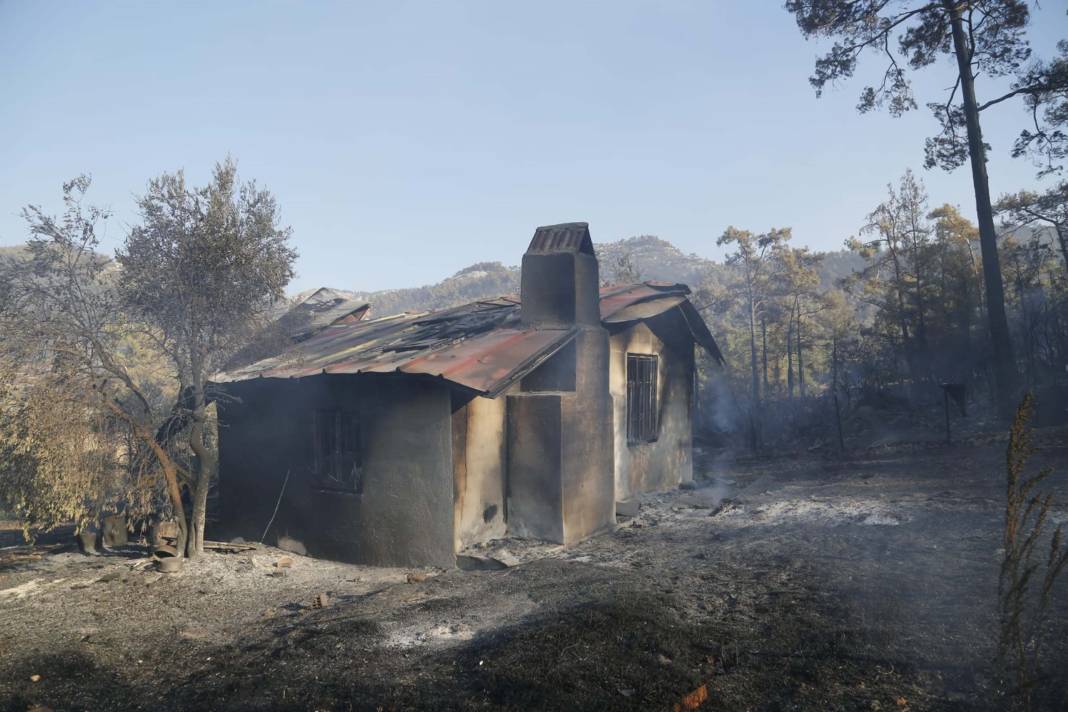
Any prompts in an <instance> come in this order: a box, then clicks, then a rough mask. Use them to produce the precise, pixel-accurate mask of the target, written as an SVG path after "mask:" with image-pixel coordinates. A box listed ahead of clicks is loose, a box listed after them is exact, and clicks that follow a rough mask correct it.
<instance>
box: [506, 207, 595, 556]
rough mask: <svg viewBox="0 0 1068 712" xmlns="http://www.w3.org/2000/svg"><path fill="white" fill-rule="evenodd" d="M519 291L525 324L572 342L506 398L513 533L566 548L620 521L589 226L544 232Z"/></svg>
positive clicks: (527, 258)
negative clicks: (568, 336) (563, 335)
mask: <svg viewBox="0 0 1068 712" xmlns="http://www.w3.org/2000/svg"><path fill="white" fill-rule="evenodd" d="M520 290H521V294H520V297H521V300H522V302H521V304H522V306H521V307H520V309H521V311H520V317H521V319H522V321H523V324H524V325H526V326H527V327H533V328H537V329H560V330H566V331H569V332H571V334H572V338H571V341H569V342H568V344H567V345H566V346H564V347H563V348H561V349H560V350H559V351H557V352H556V353H555V354H553V355H552V356H551V357H549V358H548V359H547V360H546V361H545V362H544V363H542V364H541V365H540V366H538V367H537V368H536V369H535V370H534V371H532V372H531V373H529V374H527V375H526V376H525V377H524V378H523V379H522V380H521V381H520V383H519V388H518V390H516V391H514V392H510V393H509V394H508V401H507V413H508V436H507V438H508V441H507V448H506V450H507V453H508V508H507V511H508V528H509V530H510V531H511V532H512V533H513V534H515V535H518V536H521V537H529V538H534V539H547V540H549V541H556V542H560V543H562V544H564V545H567V544H571V543H573V542H576V541H579V540H581V539H584V538H586V537H588V536H590V535H591V534H593V533H595V532H598V531H602V530H607V529H611V528H612V527H613V526H614V525H615V474H614V473H615V467H614V465H613V456H614V450H613V447H614V446H613V439H612V428H613V424H612V396H611V393H610V392H609V389H608V370H609V369H608V357H609V346H608V331H607V330H605V328H604V326H603V325H602V324H601V313H600V311H601V310H600V299H599V292H600V280H599V279H598V276H597V257H596V256H595V255H594V252H593V241H592V240H591V239H590V228H589V226H588V225H587V224H586V223H566V224H563V225H549V226H546V227H539V228H538V229H537V230H536V231H535V232H534V239H533V240H531V241H530V247H529V248H528V249H527V253H526V254H525V255H523V274H522V278H521V284H520Z"/></svg>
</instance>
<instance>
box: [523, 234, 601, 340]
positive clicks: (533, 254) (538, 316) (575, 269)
mask: <svg viewBox="0 0 1068 712" xmlns="http://www.w3.org/2000/svg"><path fill="white" fill-rule="evenodd" d="M599 290H600V279H599V277H598V274H597V257H596V256H595V255H594V252H593V241H592V240H591V239H590V227H589V225H588V224H587V223H584V222H576V223H563V224H561V225H546V226H544V227H539V228H538V229H537V230H535V231H534V239H532V240H531V241H530V247H528V248H527V252H526V254H525V255H523V271H522V273H521V277H520V299H521V300H522V310H521V316H522V320H523V323H524V324H528V325H531V326H538V327H546V328H561V327H565V328H566V327H569V326H572V325H576V324H578V325H587V326H600V325H601V315H600V303H599V299H600V297H599Z"/></svg>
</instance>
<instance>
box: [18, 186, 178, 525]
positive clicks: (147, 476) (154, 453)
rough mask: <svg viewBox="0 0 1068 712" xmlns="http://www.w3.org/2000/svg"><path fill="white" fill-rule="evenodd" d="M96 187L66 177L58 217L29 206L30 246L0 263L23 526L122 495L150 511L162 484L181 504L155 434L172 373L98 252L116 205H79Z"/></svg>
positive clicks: (65, 517) (97, 507)
mask: <svg viewBox="0 0 1068 712" xmlns="http://www.w3.org/2000/svg"><path fill="white" fill-rule="evenodd" d="M89 185H90V181H89V179H88V178H87V177H85V176H81V177H78V178H76V179H74V180H72V181H70V182H68V183H66V184H65V185H64V186H63V200H64V205H65V210H64V213H63V215H62V217H58V218H57V217H54V216H51V215H49V214H47V213H45V212H44V211H43V210H42V209H41V208H40V207H38V206H34V205H31V206H28V207H27V208H26V209H25V210H24V211H23V217H24V218H25V219H26V221H27V225H28V227H29V229H30V233H31V238H30V240H29V241H28V243H27V245H26V250H25V254H24V255H23V256H22V257H21V258H20V259H18V260H12V261H8V262H6V263H4V264H3V265H2V267H0V272H2V274H0V284H3V285H5V287H4V290H3V298H2V300H0V331H2V332H3V334H4V338H3V339H0V372H2V373H0V380H2V381H3V387H2V388H0V451H3V452H2V453H0V475H2V476H0V497H2V498H3V499H5V500H6V501H7V502H8V503H9V504H12V505H13V506H14V508H15V509H16V510H17V511H18V512H19V513H20V515H21V516H22V519H23V521H24V523H25V525H26V526H43V527H50V526H54V525H56V524H58V523H61V522H62V521H69V520H74V521H75V522H76V523H77V524H78V525H79V526H82V525H84V524H85V523H87V521H89V520H90V519H92V518H95V516H97V515H98V514H99V513H100V512H101V511H102V510H103V509H105V508H106V507H107V506H109V505H114V504H115V503H116V500H119V501H120V502H121V503H123V504H125V505H127V506H128V511H130V510H132V511H130V513H133V514H139V513H144V511H145V510H146V509H147V508H149V507H150V505H149V503H148V502H147V500H146V498H147V499H153V497H154V494H155V493H158V492H159V491H160V490H163V491H165V492H166V493H167V495H168V496H169V498H170V502H171V505H172V507H173V509H174V511H175V512H176V513H178V514H179V515H180V514H181V513H182V501H181V493H180V485H179V477H180V474H181V470H182V468H181V466H180V464H179V463H178V462H177V461H176V459H175V457H173V456H172V455H171V453H170V452H168V451H167V450H166V449H165V448H163V447H161V446H160V444H159V443H157V442H156V440H155V438H154V436H153V433H154V432H155V424H156V423H157V422H158V419H159V417H160V414H161V411H162V408H161V403H162V402H163V401H164V399H165V398H166V393H167V392H168V379H167V374H160V373H158V372H157V371H156V370H155V369H154V368H153V367H152V365H153V364H158V360H157V359H154V358H153V357H152V356H151V355H150V354H146V352H145V350H144V349H143V348H139V344H140V343H141V341H142V336H143V333H144V327H143V325H142V324H139V323H137V322H135V321H132V320H130V319H128V318H127V315H126V313H125V312H124V310H123V305H122V300H121V298H120V296H119V293H118V290H117V288H116V280H117V278H118V271H117V270H116V269H115V264H114V262H113V261H111V260H109V259H107V258H106V257H104V256H102V255H101V254H99V253H98V252H97V248H98V246H99V237H98V235H99V233H100V231H101V229H102V226H103V225H106V223H107V220H108V218H109V214H108V212H107V211H105V210H101V209H99V208H95V207H91V206H86V205H84V204H83V201H84V197H85V194H86V192H87V191H88V189H89ZM171 392H173V391H171ZM161 481H162V483H163V486H162V487H155V486H152V485H151V484H150V483H152V482H156V483H158V482H161ZM141 495H143V496H141ZM181 521H182V522H183V523H184V519H181Z"/></svg>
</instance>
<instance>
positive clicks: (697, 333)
mask: <svg viewBox="0 0 1068 712" xmlns="http://www.w3.org/2000/svg"><path fill="white" fill-rule="evenodd" d="M689 292H690V290H689V288H687V287H686V286H685V285H681V284H665V283H656V282H646V283H643V284H633V285H626V286H616V287H606V288H604V289H602V290H601V317H602V319H603V320H604V321H605V322H606V323H625V322H629V321H640V320H642V319H648V318H650V317H653V316H656V315H657V314H661V313H663V312H665V311H667V310H669V309H680V310H682V314H683V318H684V319H685V321H686V324H687V325H688V327H689V329H690V332H691V334H693V337H694V340H695V341H696V342H697V343H698V344H700V345H701V346H702V347H704V348H705V349H706V350H708V351H709V353H711V354H712V355H713V356H714V357H715V358H716V359H717V360H719V361H722V356H721V355H720V353H719V349H718V348H717V347H716V344H715V340H713V339H712V335H711V334H710V333H709V332H708V327H707V326H705V324H704V321H703V320H702V319H701V317H700V314H698V312H697V310H696V309H694V307H693V305H692V304H690V302H689V301H688V300H687V299H686V295H687V294H689ZM519 317H520V315H519V300H518V298H516V297H514V296H506V297H500V298H498V299H491V300H485V301H479V302H473V303H471V304H465V305H463V306H459V307H454V308H452V309H445V310H442V311H437V312H430V313H419V314H399V315H397V316H390V317H384V318H381V319H371V320H364V321H348V320H346V319H342V320H341V321H335V322H334V323H333V324H332V325H330V326H327V327H325V328H323V329H322V330H321V331H319V332H318V333H316V334H315V335H313V336H311V337H310V338H308V339H306V340H304V341H302V342H300V343H298V344H295V345H294V346H293V347H292V348H290V349H288V350H286V351H285V352H284V353H281V354H278V355H275V356H273V357H271V358H266V359H263V360H261V361H257V362H256V363H253V364H249V365H246V366H240V367H237V368H233V369H232V370H229V371H227V372H224V373H219V374H217V375H216V376H215V377H214V378H213V379H212V380H213V381H214V382H215V383H228V382H234V381H246V380H250V379H253V378H303V377H306V376H314V375H318V374H323V373H326V374H354V373H408V374H413V375H416V374H417V375H423V376H432V377H436V378H442V379H444V380H447V381H449V382H451V383H454V384H456V385H458V386H462V387H464V388H469V389H471V390H473V391H476V392H478V393H480V394H483V395H489V396H495V395H497V394H499V393H500V392H501V391H503V390H504V389H505V388H507V387H508V386H509V385H511V384H512V383H514V382H515V381H516V380H518V379H519V378H522V377H523V376H524V375H526V374H527V373H529V372H530V371H532V370H534V369H535V368H537V366H538V365H540V364H541V363H543V362H544V361H545V360H546V359H548V358H549V357H550V356H552V355H553V354H554V353H556V352H557V351H558V350H559V349H560V348H562V347H563V346H564V345H565V344H567V343H568V342H569V341H570V340H571V339H573V338H574V336H575V330H574V329H534V328H530V327H527V326H524V325H523V324H522V323H521V322H520V318H519Z"/></svg>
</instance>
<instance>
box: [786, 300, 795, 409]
mask: <svg viewBox="0 0 1068 712" xmlns="http://www.w3.org/2000/svg"><path fill="white" fill-rule="evenodd" d="M786 322H787V323H786V391H787V393H789V394H790V400H793V398H794V310H793V307H791V308H790V318H789V319H787V320H786Z"/></svg>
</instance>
